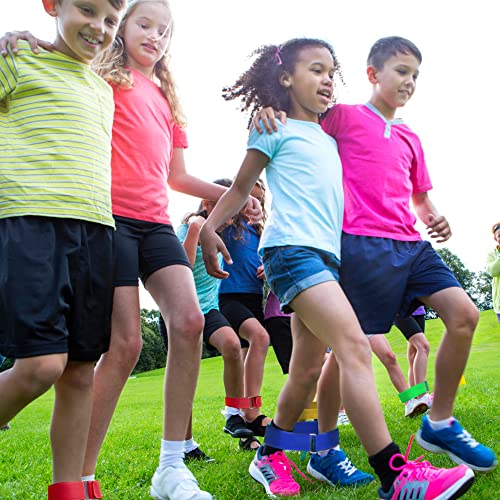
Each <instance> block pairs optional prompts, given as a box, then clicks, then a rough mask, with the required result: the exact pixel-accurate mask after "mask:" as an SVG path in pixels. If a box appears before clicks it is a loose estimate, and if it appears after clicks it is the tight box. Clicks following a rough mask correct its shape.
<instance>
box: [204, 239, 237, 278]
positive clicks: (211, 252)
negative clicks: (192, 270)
mask: <svg viewBox="0 0 500 500" xmlns="http://www.w3.org/2000/svg"><path fill="white" fill-rule="evenodd" d="M200 242H201V250H202V253H203V262H204V263H205V268H206V270H207V273H208V274H210V275H211V276H214V277H215V278H218V279H221V280H223V279H226V278H227V277H228V276H229V273H228V272H226V271H223V270H222V269H221V268H220V265H219V258H218V253H219V252H220V253H221V255H222V257H223V258H224V260H225V261H226V262H227V263H228V264H232V263H233V261H232V260H231V255H229V252H228V250H227V248H226V245H224V243H223V241H222V240H221V239H220V238H219V236H217V234H215V233H213V232H212V233H209V232H208V231H205V230H204V229H202V233H201V234H200Z"/></svg>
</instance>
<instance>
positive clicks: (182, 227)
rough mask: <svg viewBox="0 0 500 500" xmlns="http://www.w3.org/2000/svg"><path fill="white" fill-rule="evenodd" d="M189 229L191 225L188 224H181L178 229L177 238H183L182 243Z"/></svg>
mask: <svg viewBox="0 0 500 500" xmlns="http://www.w3.org/2000/svg"><path fill="white" fill-rule="evenodd" d="M188 229H189V226H188V225H187V224H181V225H180V226H179V228H178V229H177V238H179V239H180V240H181V243H184V241H185V239H186V236H187V233H188Z"/></svg>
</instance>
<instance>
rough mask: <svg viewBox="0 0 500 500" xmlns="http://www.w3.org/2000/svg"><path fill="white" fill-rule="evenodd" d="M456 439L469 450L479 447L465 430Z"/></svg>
mask: <svg viewBox="0 0 500 500" xmlns="http://www.w3.org/2000/svg"><path fill="white" fill-rule="evenodd" d="M457 437H458V439H460V440H462V441H463V442H464V443H465V444H466V445H467V446H470V447H471V448H475V447H476V446H478V445H479V443H478V442H477V441H476V440H475V439H474V438H473V437H472V436H471V435H470V434H469V433H468V432H467V431H466V430H462V432H461V433H460V434H458V436H457Z"/></svg>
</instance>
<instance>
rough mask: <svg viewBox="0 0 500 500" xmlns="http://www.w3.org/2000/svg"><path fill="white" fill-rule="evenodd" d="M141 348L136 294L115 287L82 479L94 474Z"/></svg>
mask: <svg viewBox="0 0 500 500" xmlns="http://www.w3.org/2000/svg"><path fill="white" fill-rule="evenodd" d="M141 348H142V336H141V320H140V305H139V290H138V288H137V287H136V286H123V287H117V288H115V291H114V297H113V313H112V320H111V342H110V346H109V351H108V352H106V353H105V354H103V355H102V356H101V359H100V360H99V363H98V364H97V366H96V369H95V375H94V397H93V406H92V419H91V423H90V431H89V438H88V442H87V451H86V454H85V461H84V465H83V475H84V476H87V475H92V474H94V471H95V468H96V464H97V459H98V456H99V452H100V450H101V447H102V443H103V441H104V438H105V437H106V433H107V431H108V428H109V424H110V423H111V419H112V418H113V413H114V411H115V408H116V405H117V404H118V399H119V398H120V394H121V393H122V390H123V387H124V386H125V383H126V382H127V379H128V377H129V375H130V373H131V372H132V370H133V369H134V366H135V364H136V363H137V360H138V359H139V355H140V353H141Z"/></svg>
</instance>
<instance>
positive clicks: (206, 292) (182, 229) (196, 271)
mask: <svg viewBox="0 0 500 500" xmlns="http://www.w3.org/2000/svg"><path fill="white" fill-rule="evenodd" d="M188 229H189V226H188V225H187V224H182V225H181V226H179V229H178V230H177V236H178V238H179V239H180V240H181V242H182V243H184V240H185V239H186V236H187V232H188ZM218 257H219V266H220V265H222V255H221V254H219V255H218ZM192 271H193V277H194V284H195V285H196V295H197V296H198V302H199V304H200V309H201V312H202V313H203V314H207V313H208V312H209V311H210V310H211V309H216V310H217V311H218V310H219V281H220V280H218V279H217V278H214V277H213V276H210V274H208V273H207V270H206V268H205V263H204V262H203V256H202V253H201V247H200V245H198V246H197V247H196V259H195V261H194V265H193V268H192Z"/></svg>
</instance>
